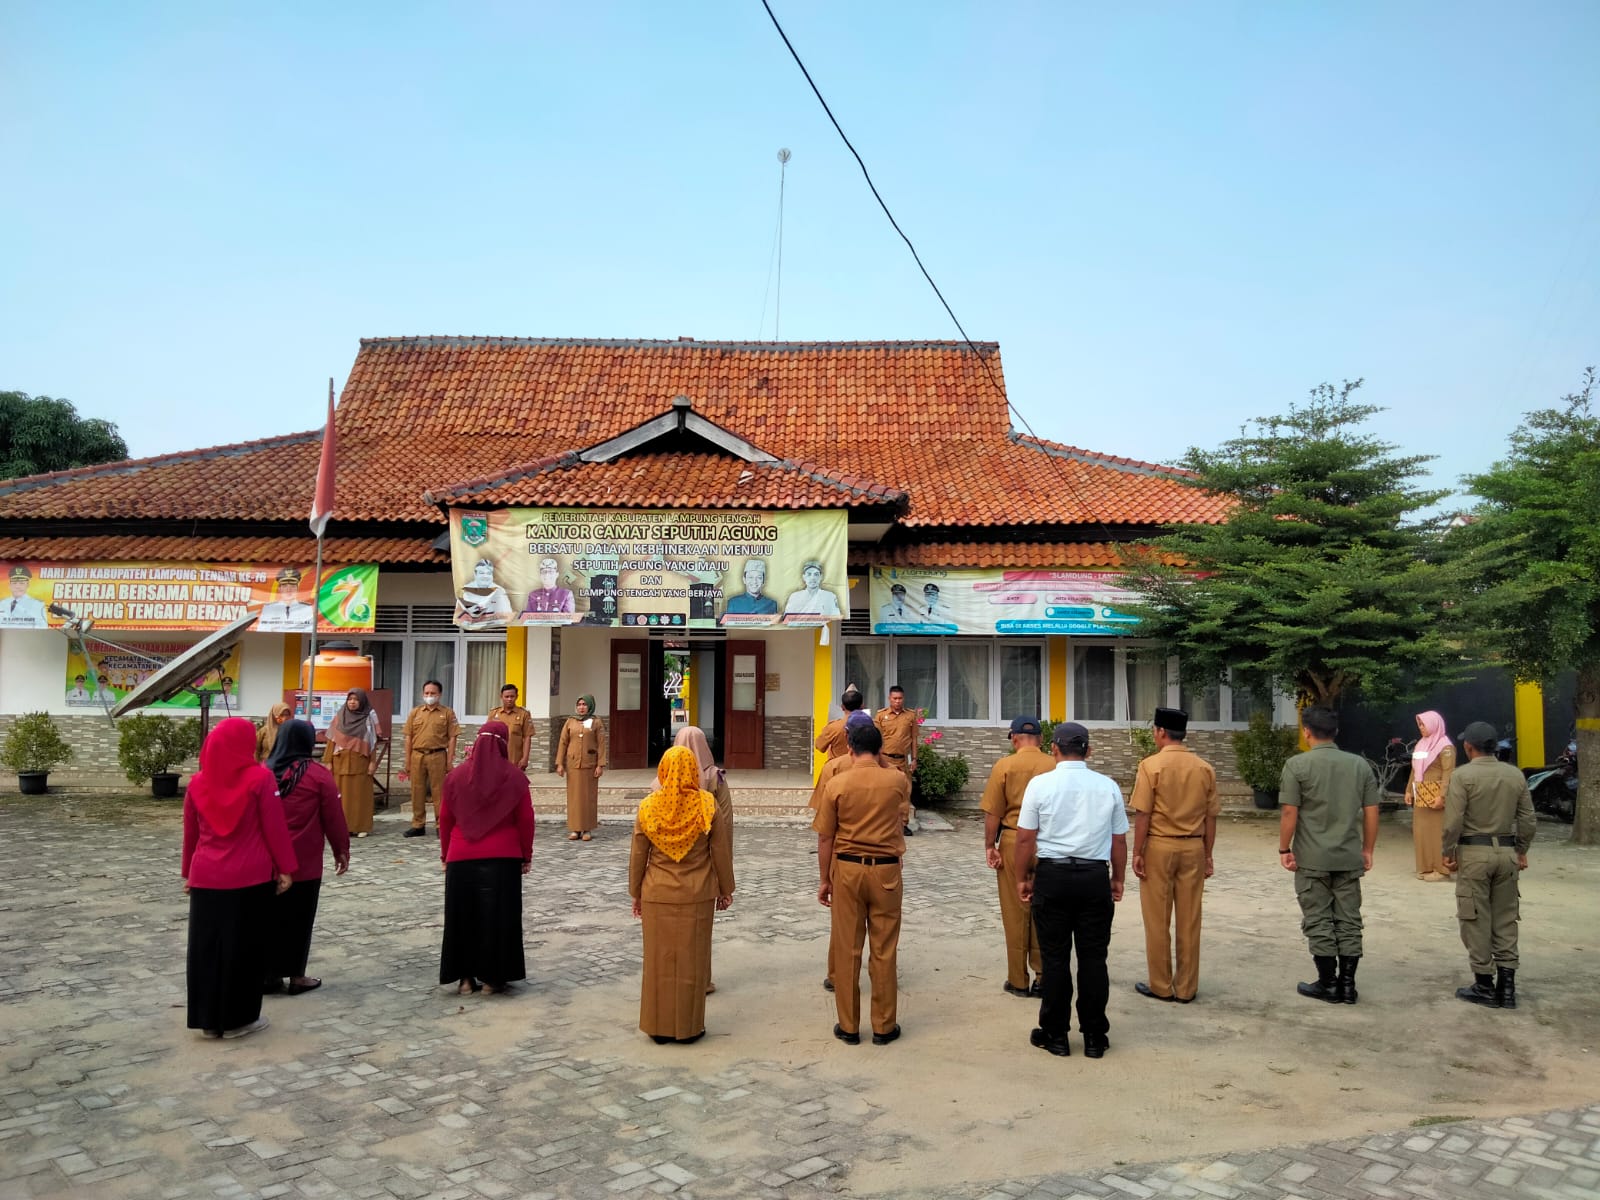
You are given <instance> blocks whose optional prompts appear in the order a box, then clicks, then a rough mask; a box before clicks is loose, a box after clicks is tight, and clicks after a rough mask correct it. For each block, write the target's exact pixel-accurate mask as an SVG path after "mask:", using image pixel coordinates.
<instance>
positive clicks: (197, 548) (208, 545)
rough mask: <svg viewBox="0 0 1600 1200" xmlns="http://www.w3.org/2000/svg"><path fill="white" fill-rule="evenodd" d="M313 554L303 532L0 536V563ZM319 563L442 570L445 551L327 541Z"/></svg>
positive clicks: (409, 543)
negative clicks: (430, 566) (424, 566)
mask: <svg viewBox="0 0 1600 1200" xmlns="http://www.w3.org/2000/svg"><path fill="white" fill-rule="evenodd" d="M315 554H316V543H315V542H314V541H313V540H312V538H311V535H310V533H309V531H308V532H307V534H306V536H304V537H251V536H248V535H245V536H226V535H217V534H209V535H205V536H202V537H168V536H154V537H142V536H139V535H134V536H126V535H123V534H109V535H107V534H95V535H91V536H89V537H17V536H15V535H10V534H7V535H0V559H16V558H26V559H34V560H37V561H40V562H202V563H296V564H299V563H308V562H311V561H312V559H313V556H314V555H315ZM322 560H323V562H324V563H325V564H326V565H328V566H340V565H343V564H345V563H378V564H380V565H382V564H385V563H390V564H396V565H398V564H402V563H404V564H414V563H415V564H434V565H439V566H448V565H449V563H450V555H449V552H448V551H439V550H435V549H434V548H433V538H432V537H429V536H421V537H327V538H324V539H323V542H322Z"/></svg>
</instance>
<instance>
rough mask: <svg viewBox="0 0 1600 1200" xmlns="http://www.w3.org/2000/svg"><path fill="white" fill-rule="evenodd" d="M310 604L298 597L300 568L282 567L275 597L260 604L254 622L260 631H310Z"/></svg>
mask: <svg viewBox="0 0 1600 1200" xmlns="http://www.w3.org/2000/svg"><path fill="white" fill-rule="evenodd" d="M311 616H312V613H311V605H309V604H307V603H306V602H305V601H304V600H302V599H300V570H299V568H298V567H284V568H283V569H282V570H281V571H279V572H278V578H277V599H275V600H273V601H272V603H270V604H263V605H262V606H261V617H260V619H259V620H258V621H257V622H256V629H257V631H258V632H260V633H310V632H311Z"/></svg>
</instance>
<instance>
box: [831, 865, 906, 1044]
mask: <svg viewBox="0 0 1600 1200" xmlns="http://www.w3.org/2000/svg"><path fill="white" fill-rule="evenodd" d="M832 880H833V938H832V942H831V943H830V946H829V950H830V954H829V972H830V974H831V975H832V976H833V989H834V990H833V1000H834V1005H835V1007H836V1008H837V1009H838V1012H839V1027H840V1028H841V1029H843V1030H844V1031H845V1032H846V1033H860V1032H861V947H862V944H863V942H865V943H866V944H867V947H868V958H867V976H868V978H870V979H871V980H872V1032H873V1033H888V1032H889V1031H890V1030H891V1029H893V1028H894V1026H895V1017H896V1015H897V1014H898V1012H899V1005H898V1001H897V997H896V993H895V988H896V982H897V980H896V971H897V970H898V966H897V958H898V954H899V947H900V901H901V892H900V864H899V863H886V864H884V865H883V866H877V867H869V866H865V865H863V864H862V863H850V862H841V861H840V860H839V859H834V861H833V875H832Z"/></svg>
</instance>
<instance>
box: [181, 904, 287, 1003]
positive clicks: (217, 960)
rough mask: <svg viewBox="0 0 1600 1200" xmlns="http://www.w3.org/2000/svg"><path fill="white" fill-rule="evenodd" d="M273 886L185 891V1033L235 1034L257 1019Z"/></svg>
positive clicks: (270, 916)
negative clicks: (187, 924)
mask: <svg viewBox="0 0 1600 1200" xmlns="http://www.w3.org/2000/svg"><path fill="white" fill-rule="evenodd" d="M274 890H275V887H274V885H273V884H272V883H271V882H268V883H259V884H256V885H255V886H254V887H244V888H198V887H197V888H190V889H189V958H188V987H189V1028H190V1029H206V1030H211V1031H213V1032H221V1031H224V1030H228V1029H238V1028H240V1027H241V1026H245V1025H248V1024H250V1023H251V1022H252V1021H254V1020H255V1019H256V1018H257V1017H259V1016H260V1015H261V979H262V968H263V967H264V966H265V965H266V957H267V933H268V929H269V927H270V923H271V920H272V894H273V891H274Z"/></svg>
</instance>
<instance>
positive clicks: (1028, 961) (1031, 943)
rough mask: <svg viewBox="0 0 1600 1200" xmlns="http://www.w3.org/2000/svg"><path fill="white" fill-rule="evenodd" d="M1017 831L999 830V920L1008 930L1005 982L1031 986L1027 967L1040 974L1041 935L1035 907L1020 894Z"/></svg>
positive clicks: (997, 874)
mask: <svg viewBox="0 0 1600 1200" xmlns="http://www.w3.org/2000/svg"><path fill="white" fill-rule="evenodd" d="M1016 847H1017V831H1016V830H1015V829H1002V830H1001V831H1000V869H999V870H998V871H996V872H995V877H996V878H997V879H998V880H999V882H1000V923H1001V924H1002V925H1004V926H1005V931H1006V981H1007V982H1008V983H1010V984H1011V986H1012V987H1016V988H1026V987H1027V986H1028V969H1029V968H1030V967H1031V968H1032V969H1033V973H1034V974H1035V975H1038V974H1039V937H1038V935H1037V934H1036V933H1034V931H1033V906H1032V905H1029V904H1024V903H1023V902H1022V901H1021V899H1020V898H1018V896H1017V864H1016Z"/></svg>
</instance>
